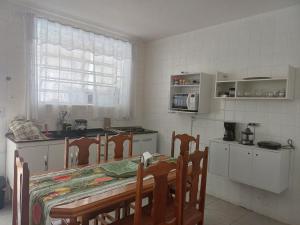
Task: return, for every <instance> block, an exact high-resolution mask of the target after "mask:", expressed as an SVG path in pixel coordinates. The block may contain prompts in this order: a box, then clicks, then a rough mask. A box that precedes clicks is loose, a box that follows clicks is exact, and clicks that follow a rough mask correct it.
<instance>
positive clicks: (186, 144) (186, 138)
mask: <svg viewBox="0 0 300 225" xmlns="http://www.w3.org/2000/svg"><path fill="white" fill-rule="evenodd" d="M177 139H178V140H180V155H183V153H184V152H185V151H187V152H189V149H190V143H193V142H194V143H195V144H196V147H195V149H199V147H200V146H199V145H200V135H197V136H196V137H193V136H190V135H188V134H177V135H175V131H173V132H172V145H171V156H172V157H174V154H175V141H176V140H177Z"/></svg>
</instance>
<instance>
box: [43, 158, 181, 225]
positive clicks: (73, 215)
mask: <svg viewBox="0 0 300 225" xmlns="http://www.w3.org/2000/svg"><path fill="white" fill-rule="evenodd" d="M167 158H169V157H167V156H164V155H161V156H159V160H166V159H167ZM110 162H113V161H110ZM175 181H176V171H172V172H171V173H170V174H169V176H168V182H169V183H170V184H172V183H175ZM153 185H154V180H153V179H152V178H148V179H146V180H145V181H144V193H145V194H147V193H150V192H152V190H153ZM135 195H136V182H135V180H134V181H133V182H130V183H129V184H126V185H121V186H117V187H116V188H113V189H111V190H107V191H105V192H102V193H100V194H97V195H92V196H86V197H82V198H81V199H79V200H75V201H72V202H70V203H65V204H61V205H56V206H54V207H52V208H51V210H50V214H49V215H50V217H51V218H58V219H64V218H66V219H69V220H70V224H78V223H77V219H78V218H81V219H82V218H87V215H93V214H95V215H96V213H97V212H99V211H101V210H102V209H105V208H108V207H111V206H114V205H117V204H118V203H122V202H125V201H129V200H132V199H134V198H135ZM81 223H82V225H87V224H88V220H85V219H83V220H81Z"/></svg>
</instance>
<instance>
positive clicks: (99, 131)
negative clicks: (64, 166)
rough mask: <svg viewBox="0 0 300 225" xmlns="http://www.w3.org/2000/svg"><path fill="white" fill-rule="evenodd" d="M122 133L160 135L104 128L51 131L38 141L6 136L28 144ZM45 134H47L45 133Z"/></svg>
mask: <svg viewBox="0 0 300 225" xmlns="http://www.w3.org/2000/svg"><path fill="white" fill-rule="evenodd" d="M121 133H122V134H129V133H132V134H134V135H142V134H151V133H158V131H154V130H149V129H145V128H143V127H112V128H110V129H107V130H105V129H103V128H93V129H87V130H86V131H84V132H78V131H74V130H72V131H68V132H59V131H49V132H48V135H47V138H46V139H36V140H16V139H15V137H14V135H13V134H12V133H7V134H6V135H5V136H6V138H8V139H9V140H11V141H13V142H14V143H28V142H41V141H57V140H64V139H65V138H66V137H68V138H71V139H76V138H80V137H96V136H97V135H100V136H105V135H106V134H107V135H109V136H112V135H117V134H121ZM43 134H45V133H44V132H43Z"/></svg>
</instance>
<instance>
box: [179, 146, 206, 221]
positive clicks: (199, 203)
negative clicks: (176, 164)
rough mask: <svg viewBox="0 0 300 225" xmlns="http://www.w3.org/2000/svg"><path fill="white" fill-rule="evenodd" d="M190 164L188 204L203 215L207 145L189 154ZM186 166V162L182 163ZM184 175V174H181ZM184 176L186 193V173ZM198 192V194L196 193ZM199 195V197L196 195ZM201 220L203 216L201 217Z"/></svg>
mask: <svg viewBox="0 0 300 225" xmlns="http://www.w3.org/2000/svg"><path fill="white" fill-rule="evenodd" d="M188 162H190V163H191V164H192V169H191V175H190V178H191V179H190V180H189V182H190V185H191V187H190V190H189V201H188V203H187V204H188V205H189V206H191V207H195V208H197V209H198V210H199V211H200V212H202V214H201V215H202V216H203V215H204V207H205V196H206V179H207V163H208V147H206V148H205V150H204V151H199V150H196V151H194V152H193V153H191V154H190V155H189V160H188ZM184 166H185V167H187V166H188V165H187V163H184ZM183 176H184V174H183ZM185 176H186V177H183V181H184V182H183V188H182V189H183V192H184V193H186V185H187V182H186V181H187V173H185ZM200 176H201V183H200V185H201V186H200V188H199V178H200ZM198 192H200V194H198ZM198 196H199V197H198ZM202 220H203V218H202Z"/></svg>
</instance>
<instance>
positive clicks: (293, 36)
mask: <svg viewBox="0 0 300 225" xmlns="http://www.w3.org/2000/svg"><path fill="white" fill-rule="evenodd" d="M288 64H291V65H294V66H296V67H300V5H297V6H293V7H290V8H286V9H282V10H279V11H274V12H270V13H266V14H262V15H258V16H254V17H250V18H245V19H241V20H237V21H233V22H229V23H225V24H221V25H217V26H214V27H210V28H206V29H201V30H197V31H193V32H189V33H185V34H181V35H177V36H172V37H168V38H164V39H161V40H158V41H154V42H150V43H148V44H147V46H146V63H145V66H146V71H145V84H144V89H145V92H144V105H145V120H144V126H145V127H147V128H152V129H156V130H158V131H159V150H160V152H162V153H167V154H168V153H169V151H170V142H171V132H172V131H173V130H175V131H176V132H178V133H181V132H187V133H189V132H190V130H191V117H190V116H187V115H179V114H169V113H168V97H169V96H168V95H169V78H170V75H171V74H177V73H179V72H180V71H188V72H200V71H202V72H208V73H212V74H215V73H216V72H217V71H222V72H226V73H230V74H233V75H236V76H264V75H268V76H269V75H272V76H276V75H283V74H286V73H287V69H288ZM298 75H300V74H298ZM299 81H300V79H299V78H298V83H299ZM299 88H300V86H299V85H297V89H299ZM211 101H212V110H211V113H209V114H206V115H199V116H198V118H196V119H195V120H194V121H193V125H192V128H193V134H194V135H195V134H200V139H201V143H202V146H203V145H208V143H209V139H212V138H216V137H222V135H223V121H224V120H233V121H236V122H244V123H247V122H251V121H252V122H258V123H261V126H260V127H259V128H258V129H257V137H258V139H272V140H275V141H280V142H282V143H284V142H285V141H286V139H287V138H293V140H294V142H295V145H296V147H297V150H296V151H295V152H294V153H293V154H292V159H291V162H292V166H291V177H290V178H291V179H290V187H289V190H288V191H286V192H284V193H283V194H281V195H275V194H271V193H269V192H265V191H261V190H258V189H255V188H251V187H247V186H245V185H240V184H237V183H233V182H231V181H229V180H227V179H223V178H221V177H218V176H213V175H209V177H208V188H207V191H208V193H211V194H214V195H216V196H218V197H221V198H223V199H226V200H229V201H231V202H234V203H237V204H240V205H243V206H245V207H247V208H249V209H252V210H255V211H257V212H259V213H262V214H265V215H267V216H270V217H273V218H275V219H278V220H281V221H284V222H287V223H290V224H294V225H296V224H300V215H299V209H300V99H299V94H298V98H297V99H295V100H294V101H277V100H276V101H224V100H213V99H211Z"/></svg>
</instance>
